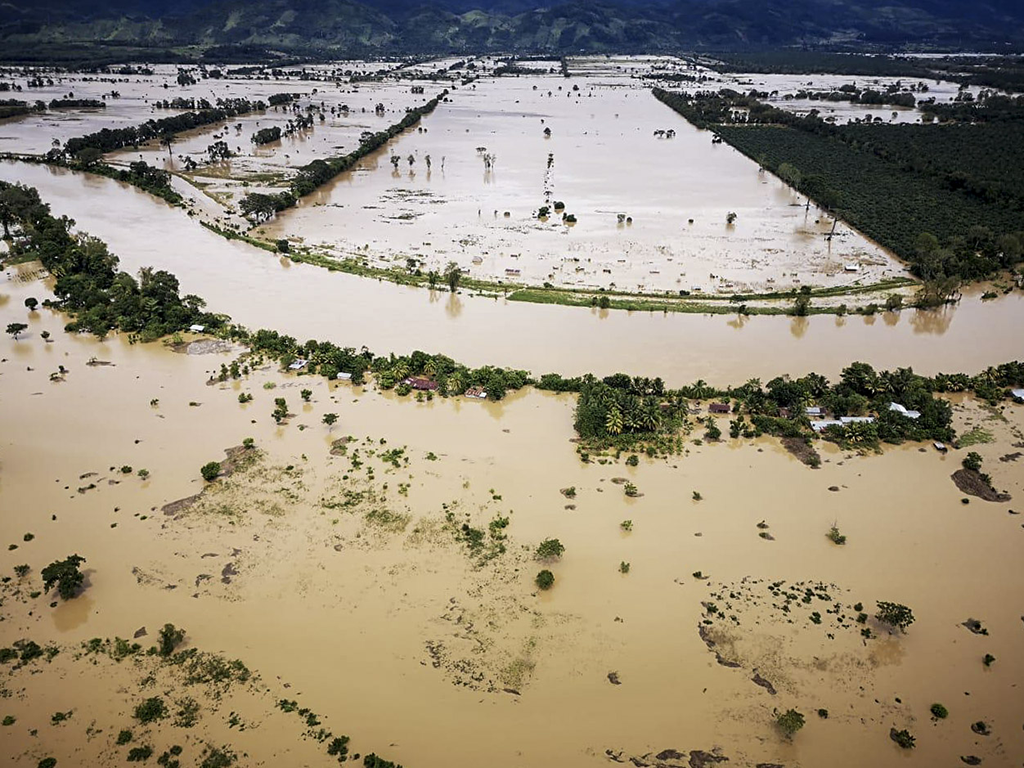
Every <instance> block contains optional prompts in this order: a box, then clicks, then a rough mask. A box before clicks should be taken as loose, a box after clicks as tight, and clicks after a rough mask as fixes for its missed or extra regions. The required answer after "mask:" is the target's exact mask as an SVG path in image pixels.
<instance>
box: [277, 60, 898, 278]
mask: <svg viewBox="0 0 1024 768" xmlns="http://www.w3.org/2000/svg"><path fill="white" fill-rule="evenodd" d="M650 86H651V83H649V82H646V81H640V80H635V79H631V78H629V77H626V76H624V75H622V74H620V75H617V76H610V75H595V76H592V77H591V76H588V77H573V78H570V79H566V78H564V77H561V76H548V75H538V76H525V77H517V78H499V79H484V80H480V81H478V82H475V83H473V84H472V85H471V86H469V87H461V88H458V89H457V90H454V91H453V92H452V94H451V96H450V98H449V101H448V102H446V103H444V104H442V105H441V106H439V107H438V109H437V110H436V111H435V112H434V113H433V114H432V115H430V116H429V117H428V118H426V119H425V120H424V121H423V125H422V128H423V129H424V130H422V131H410V132H407V133H406V134H405V135H403V136H402V137H400V138H398V139H396V140H395V141H393V142H392V143H391V144H390V145H389V147H388V148H387V149H386V150H383V151H381V152H378V153H376V154H374V155H373V156H371V157H369V158H366V159H365V160H364V161H363V162H362V163H360V164H359V165H358V166H357V168H355V169H354V170H353V171H352V172H351V173H347V174H344V175H342V176H340V177H338V178H337V179H336V180H334V181H333V182H332V183H330V184H328V185H325V186H324V187H322V188H321V189H320V190H318V191H317V192H316V193H314V194H313V195H310V196H309V197H308V198H306V199H305V201H304V203H303V205H302V206H301V207H299V208H296V209H291V210H288V211H286V212H284V213H283V214H281V215H279V216H277V217H276V218H275V219H274V220H273V221H271V222H269V223H268V224H266V225H264V226H263V227H261V229H260V231H261V232H262V233H263V234H264V235H265V236H266V237H267V238H268V239H270V240H277V239H280V238H289V239H291V240H293V241H298V242H302V243H304V244H305V245H307V246H315V247H317V248H318V249H319V250H322V252H323V253H325V254H328V255H343V256H358V257H360V258H370V259H372V260H373V261H374V263H383V264H387V265H389V266H390V265H392V264H395V263H397V264H400V265H402V266H404V265H405V263H406V259H407V258H412V259H414V260H416V261H417V262H418V263H419V264H420V265H421V266H422V268H423V269H424V270H425V271H426V270H428V269H437V270H438V271H441V270H443V268H444V266H445V265H446V264H447V263H448V262H449V261H455V262H457V263H458V264H459V265H460V266H461V267H463V268H465V269H467V270H468V271H469V274H471V275H473V276H474V277H479V278H484V279H489V280H500V281H507V282H509V283H512V284H523V283H526V284H530V285H541V284H543V283H551V284H553V285H565V286H574V287H582V288H598V287H606V288H617V289H619V290H628V291H635V292H643V291H671V292H673V293H676V292H678V291H704V292H722V293H727V294H732V293H736V292H745V291H764V290H771V289H772V288H773V287H791V286H793V285H799V284H800V283H801V282H813V283H814V284H817V285H824V286H844V285H854V284H868V283H871V282H878V281H880V280H883V279H886V278H892V277H897V276H903V275H904V274H905V270H904V267H903V265H902V264H901V263H900V262H898V261H897V260H895V259H893V258H892V257H891V256H890V255H888V254H887V253H886V252H885V251H884V250H883V249H881V248H880V247H878V246H877V245H875V244H873V243H871V242H869V241H868V240H866V239H865V238H864V237H863V236H861V235H860V234H859V233H857V232H855V231H852V230H850V229H849V228H847V227H845V226H844V225H842V224H840V225H838V226H837V234H836V235H835V236H834V237H833V239H832V240H831V242H829V241H827V240H826V235H828V234H829V232H830V231H831V230H832V227H833V221H832V219H831V218H829V217H827V216H824V215H822V214H820V213H819V212H818V211H816V210H815V209H813V208H811V209H807V208H806V198H803V197H801V196H799V195H797V194H796V193H795V192H793V191H792V190H791V189H790V188H789V187H787V186H786V185H784V184H783V183H782V182H780V181H779V180H778V179H776V178H774V177H773V176H771V175H770V174H767V173H761V172H759V169H758V166H757V164H756V163H754V162H752V161H751V160H749V159H747V158H746V157H744V156H743V155H741V154H740V153H739V152H737V151H736V150H734V149H732V148H731V147H729V146H726V145H713V144H712V143H711V138H712V137H711V134H710V133H709V132H707V131H699V130H697V129H695V128H694V127H693V126H691V125H690V124H689V123H687V122H686V120H684V119H683V118H682V117H680V116H679V115H677V114H675V113H674V112H673V111H672V110H670V109H669V108H668V107H666V106H665V105H663V104H661V103H660V102H659V101H657V100H656V99H655V98H654V97H653V96H652V95H651V93H650ZM547 131H550V135H548V134H546V132H547ZM658 131H660V132H662V133H664V132H665V131H672V132H674V134H675V135H674V137H672V138H666V137H664V136H659V135H656V132H658ZM313 138H314V139H315V138H316V136H315V133H314V136H313ZM392 160H396V161H397V165H393V163H392ZM558 202H561V203H563V204H564V206H565V208H564V214H566V215H572V216H574V217H576V222H575V223H574V224H568V223H565V222H563V218H562V214H563V211H562V210H557V209H556V208H555V204H556V203H558ZM542 206H547V207H548V208H549V209H550V210H549V217H548V218H546V219H540V218H538V212H539V210H540V209H541V207H542ZM730 213H732V214H735V220H734V221H733V222H732V223H731V224H730V223H728V217H729V214H730ZM848 264H856V265H858V267H859V270H860V271H859V272H858V273H857V274H856V275H854V276H852V277H851V275H850V274H849V273H846V272H844V266H845V265H848Z"/></svg>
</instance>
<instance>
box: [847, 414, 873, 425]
mask: <svg viewBox="0 0 1024 768" xmlns="http://www.w3.org/2000/svg"><path fill="white" fill-rule="evenodd" d="M874 420H875V417H874V416H840V417H839V423H840V424H844V425H845V424H871V423H872V422H873V421H874Z"/></svg>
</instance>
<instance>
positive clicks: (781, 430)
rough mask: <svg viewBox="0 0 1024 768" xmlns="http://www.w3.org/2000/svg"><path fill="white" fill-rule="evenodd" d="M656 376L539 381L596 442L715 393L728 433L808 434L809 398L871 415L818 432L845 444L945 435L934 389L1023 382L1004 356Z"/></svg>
mask: <svg viewBox="0 0 1024 768" xmlns="http://www.w3.org/2000/svg"><path fill="white" fill-rule="evenodd" d="M658 383H659V380H657V379H654V380H650V379H642V378H641V379H631V378H630V377H628V376H625V375H624V374H616V375H615V376H608V377H606V378H605V379H603V380H598V379H596V378H595V377H593V376H584V377H581V378H571V379H566V378H563V377H561V376H559V375H557V374H545V375H544V376H541V377H540V379H539V381H538V382H537V387H538V388H540V389H548V390H551V391H556V392H578V393H579V395H580V396H579V399H578V401H577V405H576V413H575V427H576V432H577V434H578V435H579V436H580V437H581V438H584V439H587V440H591V441H595V442H596V443H597V444H599V445H607V444H618V443H617V436H620V435H621V436H632V437H635V438H640V439H653V438H655V437H657V436H658V434H659V433H664V432H666V431H669V432H671V431H674V430H675V429H678V427H679V426H680V424H681V423H682V422H683V421H684V420H685V418H686V413H687V407H688V406H687V400H709V399H711V398H720V399H724V400H733V401H735V403H736V406H735V408H734V409H733V410H734V412H735V413H736V417H735V418H734V419H733V421H732V422H731V423H730V434H731V436H732V437H734V438H736V437H741V436H742V437H755V436H758V435H762V434H771V435H776V436H778V437H806V438H811V437H813V436H814V433H813V432H812V431H811V428H810V420H809V418H808V417H807V416H806V415H805V408H806V407H809V406H812V405H813V406H817V407H820V408H822V409H823V410H824V411H825V412H826V413H828V414H829V415H831V416H833V417H836V418H838V417H841V416H855V417H857V416H872V417H874V421H873V422H871V423H863V422H861V423H850V424H846V425H843V426H838V425H837V426H833V427H829V428H828V429H826V430H825V431H824V432H823V433H822V436H823V437H825V438H828V439H830V440H834V441H835V442H838V443H841V444H844V445H853V446H864V447H870V446H876V445H878V443H880V442H886V443H901V442H904V441H906V440H940V441H943V442H948V441H951V440H952V439H953V429H952V408H951V407H950V405H949V403H948V402H947V401H945V400H943V399H941V398H938V397H935V395H936V394H938V393H945V392H973V393H974V394H975V395H977V396H978V397H980V398H982V399H985V400H988V401H990V402H998V401H999V400H1002V399H1004V398H1005V397H1007V395H1008V391H1009V389H1010V388H1012V387H1016V386H1020V385H1021V384H1024V362H1013V363H1004V364H1002V365H999V366H995V367H992V368H988V369H986V370H985V371H983V372H981V373H979V374H978V375H976V376H967V375H965V374H943V373H940V374H937V375H935V376H933V377H927V376H920V375H918V374H916V373H914V372H913V370H912V369H910V368H899V369H897V370H895V371H881V372H878V371H875V370H874V368H872V367H871V366H870V365H868V364H866V363H859V362H858V363H853V364H851V365H850V366H848V367H847V368H845V369H843V371H842V375H841V376H840V379H839V381H837V382H836V383H835V384H830V383H829V381H828V380H827V379H826V378H825V377H824V376H821V375H819V374H816V373H810V374H807V375H806V376H802V377H800V378H796V379H791V378H789V377H777V378H775V379H772V380H771V381H769V382H768V383H767V384H764V385H762V383H761V381H760V380H758V379H752V380H750V381H748V382H747V383H745V384H743V385H740V386H735V387H727V388H725V389H717V388H715V387H711V386H709V385H707V384H706V383H705V382H703V381H698V382H696V383H694V384H692V385H689V386H685V387H681V388H679V389H676V390H671V389H666V388H664V387H663V386H658ZM893 402H896V403H899V404H900V405H903V406H904V407H905V408H907V409H908V410H912V411H915V410H916V411H918V412H919V413H920V417H919V418H916V419H912V418H908V417H906V416H904V415H902V414H901V413H898V412H896V411H893V410H890V408H889V406H890V403H893ZM748 419H749V421H748Z"/></svg>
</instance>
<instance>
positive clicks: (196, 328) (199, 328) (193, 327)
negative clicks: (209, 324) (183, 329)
mask: <svg viewBox="0 0 1024 768" xmlns="http://www.w3.org/2000/svg"><path fill="white" fill-rule="evenodd" d="M188 329H189V330H190V331H192V333H202V332H203V331H205V330H206V326H205V325H190V326H189V327H188Z"/></svg>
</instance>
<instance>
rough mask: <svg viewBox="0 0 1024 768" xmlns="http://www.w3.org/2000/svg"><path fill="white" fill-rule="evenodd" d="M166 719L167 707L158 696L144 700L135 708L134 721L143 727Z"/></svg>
mask: <svg viewBox="0 0 1024 768" xmlns="http://www.w3.org/2000/svg"><path fill="white" fill-rule="evenodd" d="M165 717H167V705H166V704H165V703H164V700H163V699H161V698H160V697H159V696H153V697H151V698H148V699H146V700H145V701H143V702H142V703H141V704H139V705H138V706H136V707H135V719H136V720H138V721H139V722H140V723H142V724H143V725H146V724H148V723H153V722H156V721H157V720H161V719H163V718H165Z"/></svg>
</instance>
